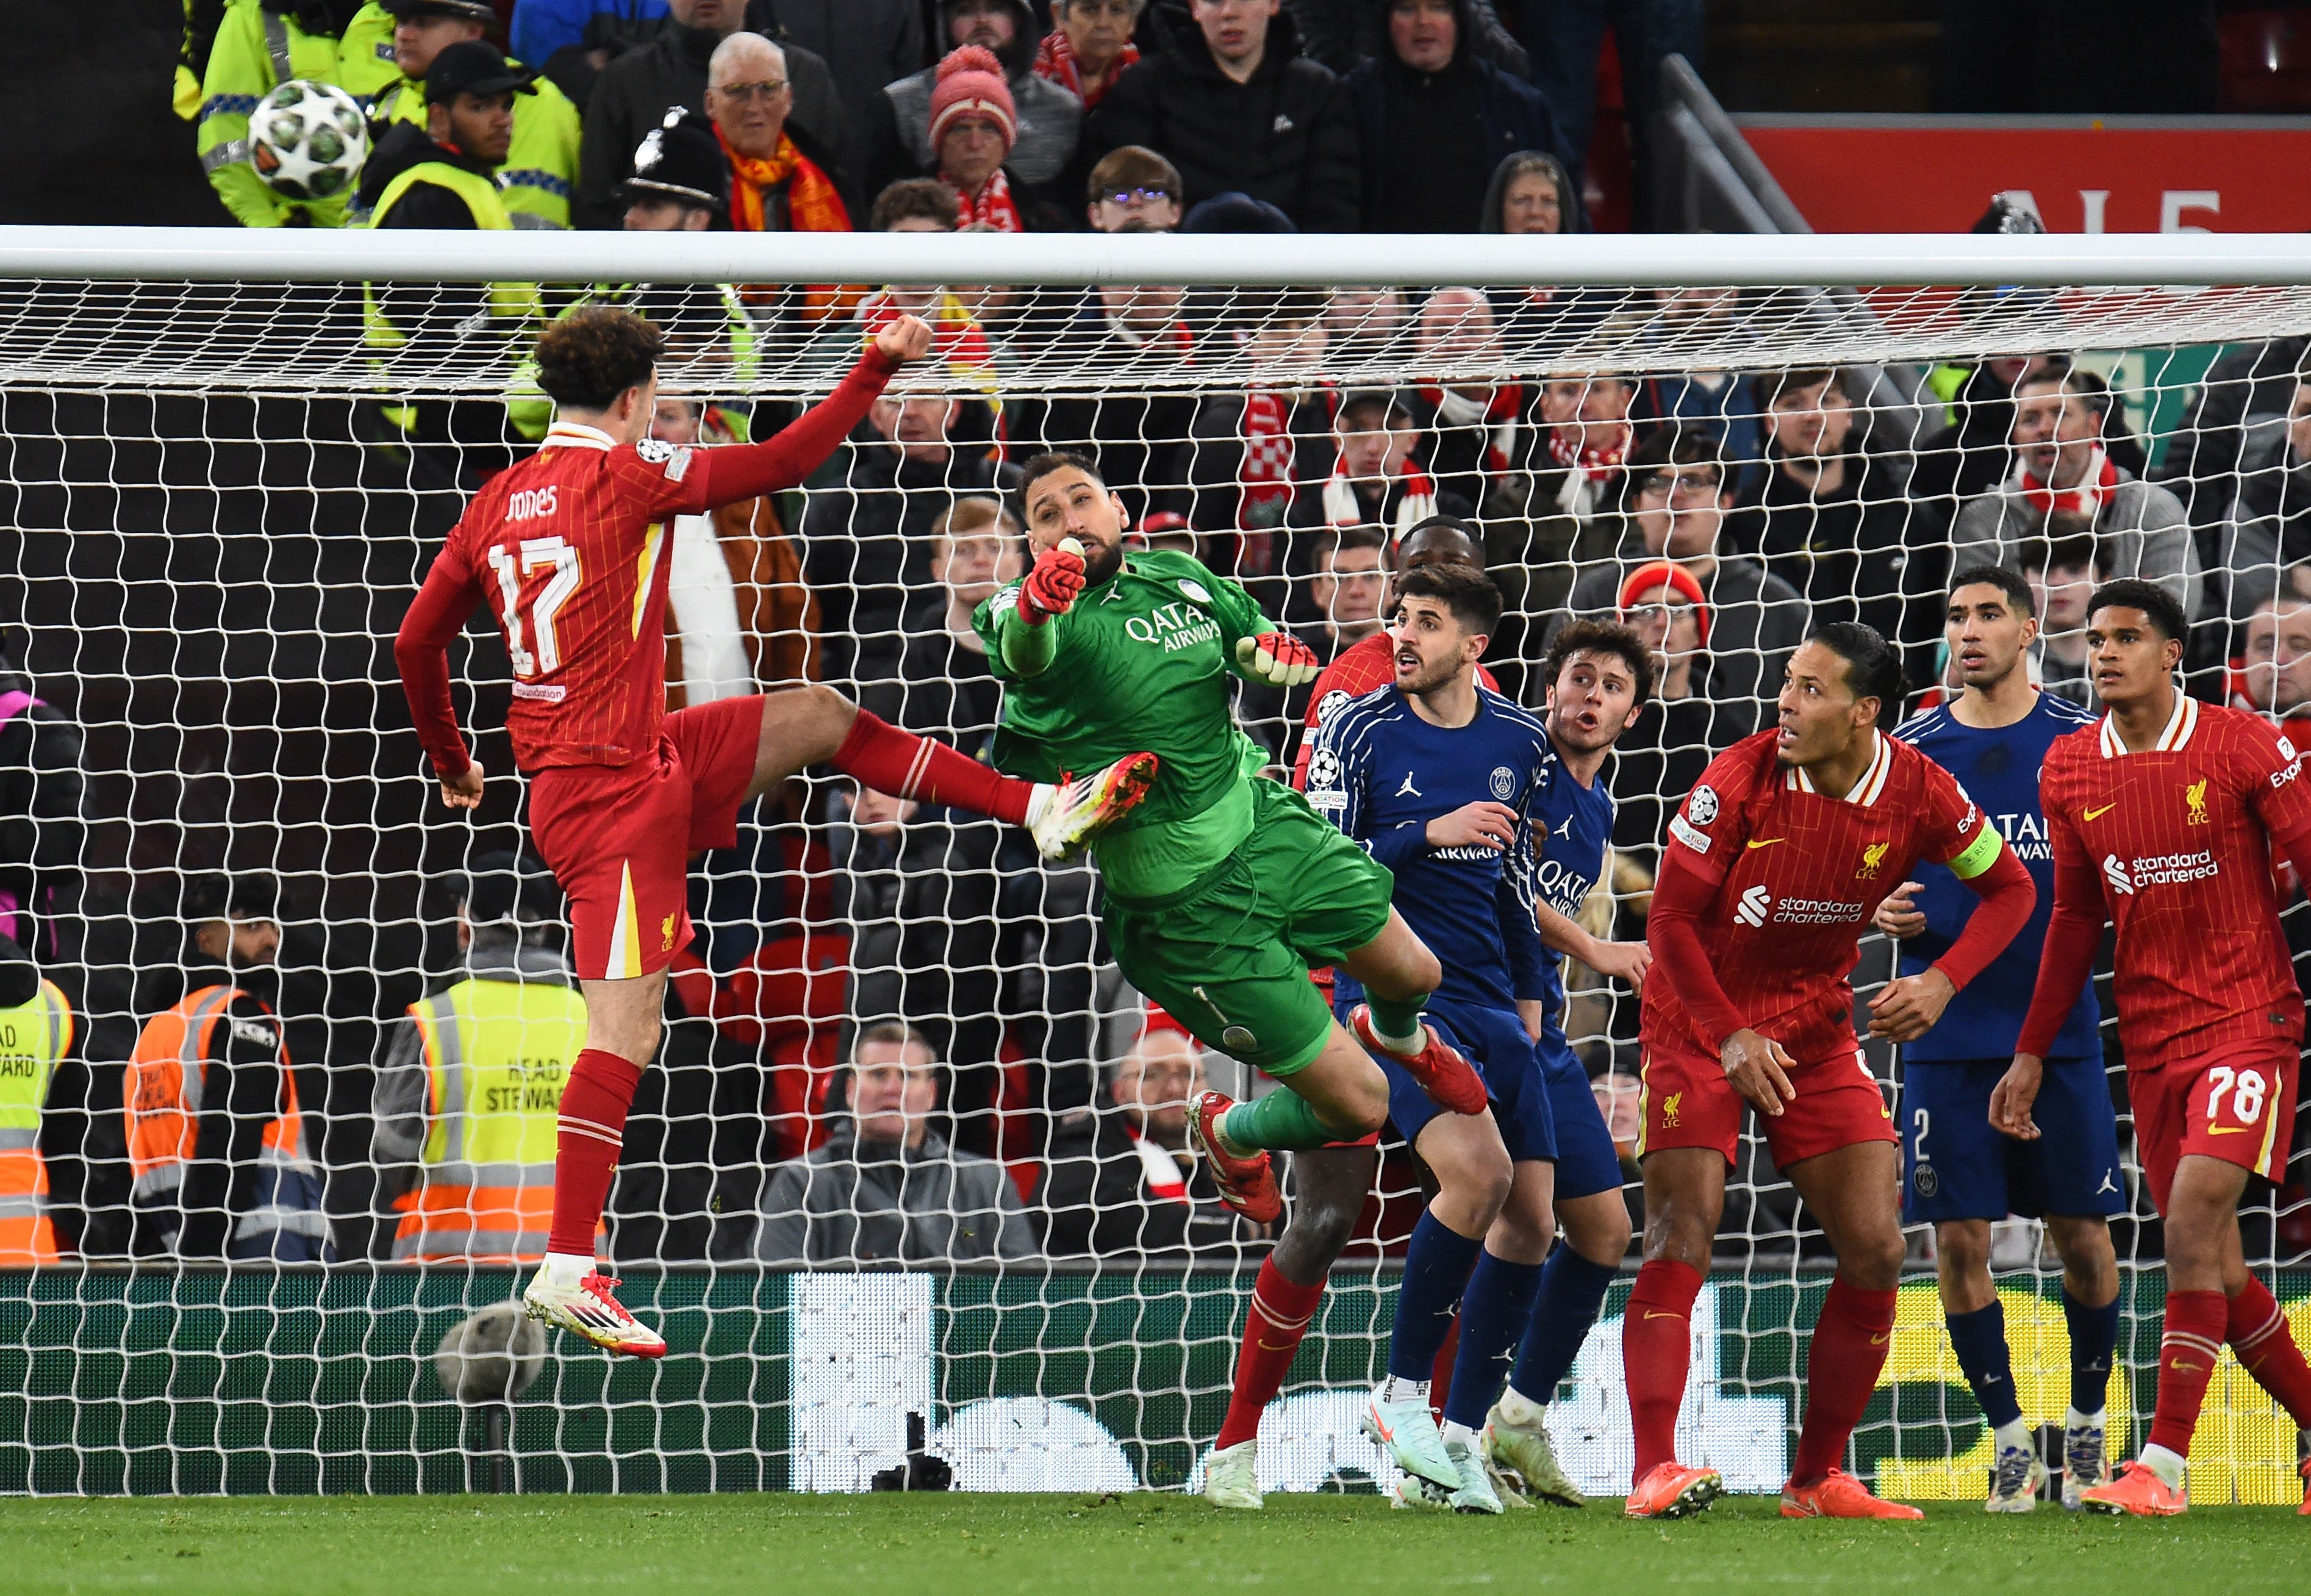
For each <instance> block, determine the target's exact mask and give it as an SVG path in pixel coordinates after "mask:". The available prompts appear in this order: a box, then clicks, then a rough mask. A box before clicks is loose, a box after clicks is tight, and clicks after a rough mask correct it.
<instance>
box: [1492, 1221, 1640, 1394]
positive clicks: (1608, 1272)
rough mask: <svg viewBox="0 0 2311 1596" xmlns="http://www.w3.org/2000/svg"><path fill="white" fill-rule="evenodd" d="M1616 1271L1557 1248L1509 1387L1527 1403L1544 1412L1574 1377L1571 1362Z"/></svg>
mask: <svg viewBox="0 0 2311 1596" xmlns="http://www.w3.org/2000/svg"><path fill="white" fill-rule="evenodd" d="M1619 1272H1620V1271H1619V1270H1618V1269H1616V1268H1615V1267H1614V1266H1613V1265H1611V1264H1609V1263H1593V1262H1592V1261H1591V1260H1588V1259H1586V1258H1583V1257H1582V1256H1581V1254H1579V1253H1578V1252H1574V1250H1573V1249H1572V1248H1570V1247H1567V1246H1564V1245H1561V1244H1560V1245H1559V1246H1558V1247H1557V1251H1556V1252H1555V1253H1554V1254H1553V1255H1551V1257H1550V1258H1549V1260H1548V1268H1547V1269H1543V1270H1542V1271H1541V1274H1540V1300H1539V1302H1538V1303H1536V1304H1534V1306H1533V1310H1532V1323H1531V1324H1530V1326H1529V1327H1527V1329H1526V1330H1525V1332H1524V1345H1523V1347H1521V1348H1519V1350H1518V1352H1517V1361H1516V1368H1515V1369H1514V1370H1513V1371H1512V1372H1511V1374H1509V1384H1510V1385H1511V1386H1512V1387H1513V1388H1514V1390H1515V1391H1516V1392H1517V1394H1518V1395H1520V1396H1522V1397H1524V1398H1525V1399H1526V1400H1530V1401H1534V1402H1539V1404H1541V1405H1542V1406H1543V1407H1547V1406H1548V1403H1549V1401H1550V1400H1552V1399H1554V1398H1555V1397H1556V1395H1557V1387H1558V1386H1560V1385H1562V1384H1564V1383H1565V1376H1566V1375H1567V1374H1571V1373H1573V1360H1574V1358H1576V1357H1579V1356H1581V1345H1582V1343H1583V1342H1584V1341H1586V1340H1587V1339H1589V1330H1590V1327H1591V1326H1592V1325H1593V1324H1595V1323H1596V1322H1597V1314H1598V1312H1599V1310H1600V1309H1602V1308H1603V1307H1604V1305H1605V1293H1606V1292H1607V1291H1608V1290H1609V1289H1610V1288H1611V1286H1612V1284H1613V1277H1614V1276H1615V1275H1617V1274H1618V1273H1619Z"/></svg>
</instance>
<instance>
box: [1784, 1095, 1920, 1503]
mask: <svg viewBox="0 0 2311 1596" xmlns="http://www.w3.org/2000/svg"><path fill="white" fill-rule="evenodd" d="M1900 1165H1901V1150H1900V1148H1899V1147H1897V1146H1896V1144H1895V1143H1893V1142H1891V1141H1863V1142H1855V1143H1853V1145H1851V1146H1848V1147H1839V1148H1837V1149H1836V1150H1835V1151H1834V1152H1828V1153H1823V1154H1820V1155H1818V1156H1815V1157H1811V1158H1802V1159H1800V1160H1798V1161H1797V1162H1796V1163H1794V1164H1791V1165H1790V1166H1789V1168H1788V1169H1786V1170H1784V1171H1783V1173H1784V1174H1786V1175H1788V1176H1789V1178H1790V1183H1791V1184H1792V1185H1793V1186H1795V1187H1796V1188H1797V1190H1798V1196H1799V1197H1801V1199H1804V1201H1805V1205H1806V1207H1807V1208H1809V1209H1810V1210H1811V1211H1812V1212H1813V1214H1814V1215H1815V1217H1818V1219H1819V1220H1820V1221H1821V1227H1822V1229H1823V1231H1824V1232H1825V1233H1827V1235H1828V1237H1829V1244H1830V1246H1831V1247H1832V1248H1833V1249H1834V1250H1835V1251H1836V1253H1837V1275H1836V1278H1834V1279H1832V1280H1831V1281H1830V1283H1829V1295H1827V1296H1826V1297H1824V1298H1823V1299H1822V1304H1821V1313H1820V1316H1819V1317H1818V1319H1817V1320H1816V1321H1814V1330H1813V1344H1812V1347H1811V1350H1810V1352H1809V1353H1808V1355H1807V1366H1806V1413H1805V1422H1804V1424H1803V1426H1801V1428H1800V1430H1799V1432H1798V1450H1797V1457H1796V1459H1795V1460H1794V1461H1793V1462H1792V1465H1791V1468H1790V1483H1789V1484H1788V1485H1786V1486H1784V1487H1783V1489H1782V1515H1783V1517H1784V1518H1820V1517H1827V1518H1881V1519H1915V1518H1923V1517H1924V1516H1925V1515H1924V1514H1923V1513H1920V1512H1919V1511H1918V1510H1917V1509H1916V1508H1914V1507H1908V1506H1905V1505H1903V1504H1900V1503H1897V1502H1883V1501H1880V1500H1879V1499H1878V1498H1877V1497H1875V1496H1871V1494H1870V1493H1869V1491H1868V1490H1867V1489H1865V1488H1864V1487H1863V1486H1862V1482H1861V1481H1860V1480H1858V1479H1855V1478H1853V1476H1852V1475H1850V1474H1847V1473H1845V1472H1844V1470H1842V1469H1841V1468H1839V1466H1838V1465H1839V1464H1840V1463H1841V1462H1842V1461H1844V1456H1845V1443H1846V1442H1847V1441H1849V1440H1850V1439H1852V1438H1853V1427H1854V1426H1856V1425H1858V1424H1860V1423H1861V1422H1862V1409H1863V1408H1866V1407H1868V1406H1869V1404H1870V1397H1871V1392H1872V1391H1875V1390H1876V1389H1877V1385H1878V1375H1879V1372H1880V1371H1881V1370H1883V1369H1884V1368H1885V1366H1886V1356H1887V1354H1888V1351H1890V1350H1891V1345H1892V1342H1893V1339H1894V1293H1895V1288H1896V1286H1898V1285H1900V1283H1901V1279H1902V1252H1903V1248H1902V1216H1901V1208H1900V1202H1899V1199H1898V1195H1897V1194H1898V1193H1899V1191H1900V1190H1901V1188H1900V1186H1899V1184H1898V1177H1899V1174H1900Z"/></svg>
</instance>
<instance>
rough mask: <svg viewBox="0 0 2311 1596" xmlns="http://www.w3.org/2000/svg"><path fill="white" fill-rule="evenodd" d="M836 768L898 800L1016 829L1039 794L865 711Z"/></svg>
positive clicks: (852, 729)
mask: <svg viewBox="0 0 2311 1596" xmlns="http://www.w3.org/2000/svg"><path fill="white" fill-rule="evenodd" d="M834 768H835V769H836V770H838V771H841V772H842V773H843V774H844V775H846V776H855V777H857V778H858V779H859V782H860V783H861V784H862V785H864V786H868V787H871V788H873V789H875V790H876V792H883V793H888V794H889V795H890V796H891V797H893V798H914V799H917V800H919V801H920V802H922V803H926V804H937V805H938V806H940V807H944V808H952V809H968V810H970V811H971V812H972V814H974V815H993V816H994V817H995V818H996V819H998V820H1007V821H1009V822H1010V823H1011V824H1013V825H1025V824H1026V823H1027V800H1028V799H1029V798H1033V796H1034V793H1035V785H1034V783H1033V782H1032V781H1013V780H1012V779H1011V778H1010V777H1008V776H1004V775H999V774H997V773H996V772H995V771H994V769H993V768H992V767H990V766H988V765H983V764H981V763H979V761H977V760H975V759H973V758H972V757H971V756H970V755H968V754H963V753H960V752H958V751H957V750H955V749H954V748H950V747H948V746H946V744H945V743H940V742H934V741H932V740H931V739H930V738H929V737H917V736H916V735H915V734H914V733H913V732H911V731H901V730H900V729H899V728H897V727H895V726H894V725H892V724H891V723H890V722H889V721H887V720H883V719H881V718H880V717H879V716H876V715H870V714H868V712H867V711H865V710H861V711H859V718H858V719H857V720H853V721H852V722H851V723H850V736H848V737H844V738H843V739H842V746H841V747H840V748H837V749H836V750H835V751H834Z"/></svg>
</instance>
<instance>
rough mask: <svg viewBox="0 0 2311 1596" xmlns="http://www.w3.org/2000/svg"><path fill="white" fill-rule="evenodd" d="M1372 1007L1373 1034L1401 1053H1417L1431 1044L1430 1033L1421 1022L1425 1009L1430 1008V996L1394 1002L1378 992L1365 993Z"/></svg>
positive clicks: (1424, 994) (1366, 999)
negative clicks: (1429, 1042) (1421, 1013)
mask: <svg viewBox="0 0 2311 1596" xmlns="http://www.w3.org/2000/svg"><path fill="white" fill-rule="evenodd" d="M1365 1002H1367V1003H1369V1004H1370V1005H1371V1006H1372V1023H1373V1034H1374V1035H1375V1036H1377V1037H1379V1038H1380V1039H1381V1040H1382V1042H1386V1043H1387V1044H1388V1045H1389V1046H1390V1047H1391V1048H1392V1049H1394V1050H1395V1051H1398V1052H1400V1053H1411V1052H1417V1051H1420V1050H1421V1049H1422V1048H1424V1047H1426V1046H1427V1045H1428V1033H1427V1031H1426V1028H1425V1027H1423V1026H1422V1025H1421V1023H1420V1012H1421V1010H1423V1009H1425V1008H1426V1007H1428V995H1427V994H1426V992H1424V993H1422V994H1421V995H1420V996H1419V997H1417V998H1408V999H1401V1000H1400V999H1389V998H1382V997H1381V996H1379V995H1378V994H1377V993H1373V992H1367V993H1365Z"/></svg>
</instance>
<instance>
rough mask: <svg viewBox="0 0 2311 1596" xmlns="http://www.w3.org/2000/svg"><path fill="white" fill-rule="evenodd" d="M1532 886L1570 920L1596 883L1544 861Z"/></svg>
mask: <svg viewBox="0 0 2311 1596" xmlns="http://www.w3.org/2000/svg"><path fill="white" fill-rule="evenodd" d="M1533 885H1535V886H1537V887H1539V889H1540V895H1541V897H1542V898H1543V899H1545V900H1546V901H1547V902H1548V906H1549V907H1550V908H1551V909H1554V910H1556V911H1557V913H1559V914H1562V915H1564V916H1565V917H1566V918H1567V919H1570V918H1572V917H1573V916H1574V915H1575V914H1578V913H1579V912H1581V905H1582V904H1583V903H1586V902H1587V901H1588V898H1589V891H1590V889H1591V888H1592V887H1593V886H1595V885H1597V882H1596V878H1595V877H1593V876H1583V875H1582V874H1581V873H1580V872H1579V871H1577V870H1568V869H1566V868H1565V866H1564V865H1562V864H1561V863H1559V862H1558V861H1557V860H1556V859H1543V860H1541V861H1540V865H1539V868H1537V869H1535V870H1534V871H1533ZM1750 890H1751V891H1753V892H1754V891H1757V890H1760V889H1757V888H1755V887H1753V888H1751V889H1750Z"/></svg>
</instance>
